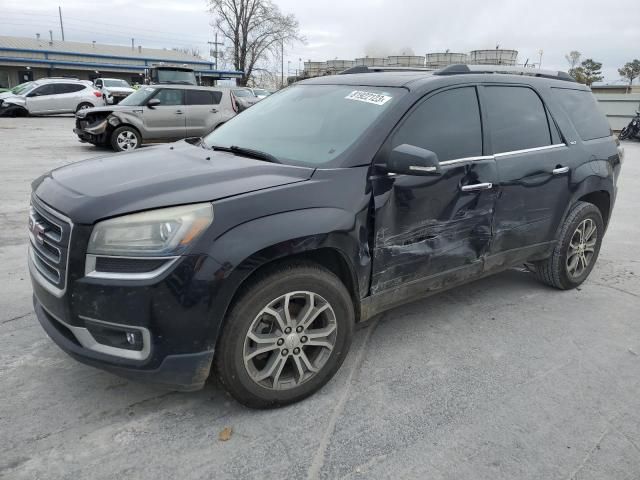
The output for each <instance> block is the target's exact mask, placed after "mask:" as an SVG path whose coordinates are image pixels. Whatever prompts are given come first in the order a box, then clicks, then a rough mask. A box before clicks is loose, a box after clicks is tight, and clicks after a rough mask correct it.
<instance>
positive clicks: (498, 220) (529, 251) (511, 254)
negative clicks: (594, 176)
mask: <svg viewBox="0 0 640 480" xmlns="http://www.w3.org/2000/svg"><path fill="white" fill-rule="evenodd" d="M480 93H481V99H482V105H483V110H484V111H485V112H486V115H487V124H488V127H489V128H488V130H489V131H490V132H491V144H492V150H493V153H494V156H495V159H496V165H497V168H498V177H499V178H500V185H499V191H500V198H499V200H498V202H497V204H496V212H495V218H494V228H495V234H494V239H493V242H492V245H491V248H490V259H489V261H488V266H489V267H490V268H492V267H495V266H500V265H502V264H504V265H507V264H510V263H514V262H517V261H520V260H522V261H524V260H526V259H527V258H530V257H531V256H535V255H536V254H537V253H538V251H539V252H540V253H543V252H545V251H546V250H547V249H548V244H549V242H552V241H553V240H554V239H555V237H556V230H557V229H558V226H559V224H560V222H561V220H562V216H563V215H564V212H565V210H566V208H567V206H568V204H569V200H570V192H571V189H570V185H569V181H570V174H571V170H572V167H573V165H572V164H571V160H570V155H569V148H568V147H567V145H566V144H565V143H564V142H563V141H562V139H561V137H560V133H559V131H558V129H557V127H556V124H555V122H554V121H553V118H552V117H551V115H550V114H549V112H548V110H547V109H546V108H545V105H544V103H543V102H542V99H541V98H540V96H539V95H538V93H537V92H536V91H535V90H533V89H532V88H530V87H527V86H514V85H487V86H484V87H481V89H480Z"/></svg>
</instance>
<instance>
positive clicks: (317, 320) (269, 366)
mask: <svg viewBox="0 0 640 480" xmlns="http://www.w3.org/2000/svg"><path fill="white" fill-rule="evenodd" d="M337 329H338V325H337V322H336V316H335V313H334V311H333V308H331V305H330V304H329V302H327V301H326V300H325V299H324V298H323V297H321V296H320V295H318V294H316V293H313V292H309V291H296V292H289V293H287V294H285V295H282V296H280V297H278V298H276V299H275V300H273V301H271V302H270V303H269V304H268V305H267V306H265V307H264V308H263V309H262V310H261V311H260V313H258V315H257V316H256V317H255V319H254V320H253V322H252V323H251V326H250V327H249V330H248V332H247V334H246V337H245V341H244V349H243V360H244V365H245V368H246V371H247V373H248V374H249V377H250V378H251V379H252V380H253V381H254V382H255V383H257V384H258V385H260V386H262V387H265V388H268V389H272V390H288V389H291V388H295V387H298V386H299V385H301V384H302V383H304V382H307V381H308V380H310V379H311V378H313V377H314V376H315V375H316V374H317V373H318V372H319V371H320V370H321V369H322V367H323V366H324V365H325V364H326V363H327V360H328V359H329V357H330V356H331V352H332V351H333V348H334V346H335V343H336V338H337Z"/></svg>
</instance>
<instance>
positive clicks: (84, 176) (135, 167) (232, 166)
mask: <svg viewBox="0 0 640 480" xmlns="http://www.w3.org/2000/svg"><path fill="white" fill-rule="evenodd" d="M313 171H314V169H313V168H305V167H295V166H289V165H280V164H274V163H268V162H264V161H261V160H254V159H251V158H246V157H241V156H236V155H233V154H231V153H227V152H214V151H211V150H205V149H203V148H201V147H199V146H193V145H191V144H189V143H187V142H185V141H180V142H177V143H174V144H168V145H159V146H156V147H147V148H142V149H140V150H136V151H133V152H125V153H120V154H115V155H108V156H104V157H98V158H95V159H91V160H85V161H83V162H78V163H75V164H71V165H67V166H66V167H62V168H59V169H56V170H53V171H51V172H49V173H48V174H46V175H43V176H42V177H40V178H38V179H37V180H35V181H34V182H33V183H32V188H33V191H34V192H35V194H36V195H37V196H38V197H39V198H40V199H41V200H42V201H43V202H45V203H47V204H48V205H50V206H51V207H53V208H55V209H56V210H59V211H60V212H61V213H64V214H65V215H67V216H68V217H69V218H71V219H72V220H73V221H74V222H75V223H80V224H92V223H94V222H96V221H97V220H100V219H103V218H107V217H112V216H117V215H122V214H125V213H132V212H136V211H141V210H148V209H152V208H161V207H167V206H172V205H181V204H188V203H197V202H205V201H213V200H219V199H222V198H226V197H231V196H234V195H241V194H244V193H249V192H254V191H256V190H262V189H266V188H272V187H277V186H281V185H286V184H290V183H294V182H301V181H304V180H307V179H309V178H310V177H311V175H312V174H313Z"/></svg>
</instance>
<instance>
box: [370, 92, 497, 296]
mask: <svg viewBox="0 0 640 480" xmlns="http://www.w3.org/2000/svg"><path fill="white" fill-rule="evenodd" d="M483 143H484V142H483V133H482V122H481V116H480V109H479V105H478V96H477V91H476V88H475V87H473V86H465V87H456V88H452V89H448V90H444V91H440V92H437V93H435V94H431V95H430V96H428V97H427V98H426V99H424V100H422V101H420V102H419V103H418V104H417V105H416V106H415V107H414V108H413V109H412V110H411V111H410V112H409V113H408V114H407V115H406V116H405V118H404V119H403V121H402V122H401V123H400V125H399V126H398V127H397V128H396V131H395V132H394V133H393V134H392V135H391V137H390V139H389V140H388V141H387V144H386V145H385V146H384V147H383V149H382V150H381V152H380V154H379V156H378V158H376V163H380V162H384V160H385V156H386V155H387V154H388V152H389V151H390V150H391V149H393V148H394V147H395V146H397V145H402V144H409V145H414V146H417V147H421V148H425V149H428V150H431V151H433V152H435V153H436V154H437V155H438V158H439V160H440V165H441V168H442V173H441V174H440V175H433V176H411V175H393V174H379V175H376V176H375V177H373V180H372V182H373V193H374V198H375V238H374V240H373V241H374V245H373V248H374V251H373V274H372V280H371V291H372V293H373V294H376V293H379V292H383V291H385V290H389V289H393V288H396V287H406V286H408V285H407V284H408V283H409V282H419V281H422V280H424V281H425V282H427V283H428V281H429V279H434V281H436V282H437V281H438V279H441V278H444V277H446V276H447V275H448V274H451V275H454V276H457V277H459V278H470V277H473V276H475V275H480V274H481V273H482V264H483V258H484V255H485V254H486V253H487V251H488V248H489V245H490V242H491V236H492V229H491V222H492V216H493V208H494V205H495V201H496V198H495V197H496V196H495V193H494V189H493V186H494V185H495V183H496V182H497V174H496V166H495V161H494V159H493V158H492V157H490V156H488V157H487V156H484V150H483Z"/></svg>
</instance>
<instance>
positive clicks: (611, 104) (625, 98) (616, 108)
mask: <svg viewBox="0 0 640 480" xmlns="http://www.w3.org/2000/svg"><path fill="white" fill-rule="evenodd" d="M594 95H595V97H596V98H597V99H598V102H600V107H601V108H602V110H603V111H604V113H605V115H606V116H607V119H608V120H609V124H610V125H611V128H612V129H613V130H616V131H618V130H622V128H624V127H626V126H627V124H628V123H629V122H630V121H631V118H632V117H634V116H635V114H636V110H640V93H628V94H624V93H596V94H594Z"/></svg>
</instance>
